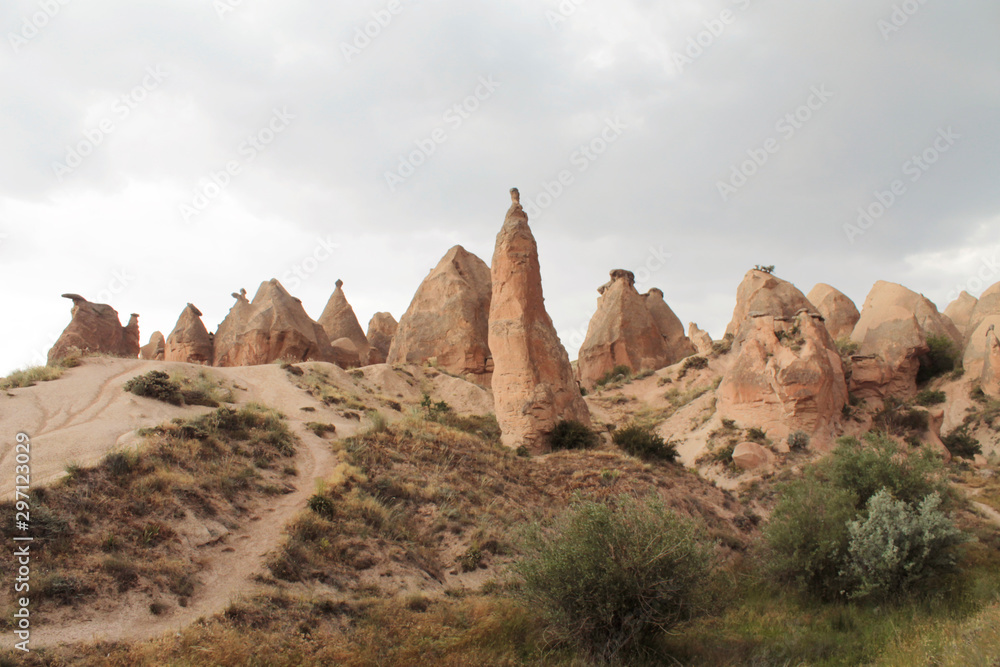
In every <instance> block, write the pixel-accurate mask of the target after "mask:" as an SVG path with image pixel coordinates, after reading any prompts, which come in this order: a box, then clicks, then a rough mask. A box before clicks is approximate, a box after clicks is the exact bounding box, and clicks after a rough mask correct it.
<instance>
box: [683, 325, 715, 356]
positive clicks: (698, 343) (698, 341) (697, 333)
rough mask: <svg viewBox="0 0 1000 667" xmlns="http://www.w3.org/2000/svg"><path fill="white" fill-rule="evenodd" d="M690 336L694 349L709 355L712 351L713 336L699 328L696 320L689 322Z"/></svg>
mask: <svg viewBox="0 0 1000 667" xmlns="http://www.w3.org/2000/svg"><path fill="white" fill-rule="evenodd" d="M688 338H689V339H690V340H691V344H692V345H694V350H695V352H696V353H697V354H703V355H707V354H711V353H712V344H713V341H712V337H711V336H709V335H708V334H707V333H706V332H704V331H702V330H701V329H699V328H698V325H697V324H695V323H694V322H689V323H688Z"/></svg>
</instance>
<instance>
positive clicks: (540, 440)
mask: <svg viewBox="0 0 1000 667" xmlns="http://www.w3.org/2000/svg"><path fill="white" fill-rule="evenodd" d="M511 199H512V200H513V201H512V204H511V207H510V209H509V210H508V211H507V216H506V219H505V220H504V225H503V228H502V229H501V230H500V233H499V234H497V240H496V249H495V251H494V253H493V263H492V278H493V298H492V302H491V305H490V319H489V348H490V350H491V351H492V353H493V361H494V364H495V370H494V373H493V395H494V399H495V403H496V415H497V420H498V421H499V422H500V428H501V431H502V433H503V442H504V444H505V445H507V446H510V447H517V446H520V445H524V446H525V447H527V448H528V449H529V450H533V451H536V452H538V451H545V450H546V449H547V448H548V442H547V440H548V435H549V434H550V433H551V432H552V429H553V428H554V427H555V425H556V423H557V422H559V421H560V420H563V419H573V420H577V421H580V422H582V423H584V424H587V425H589V424H590V413H589V411H588V409H587V404H586V403H585V402H584V400H583V397H582V396H581V395H580V389H579V387H578V385H577V383H576V380H575V379H574V377H573V369H572V367H571V365H570V361H569V355H568V354H566V350H565V349H564V348H563V346H562V343H560V342H559V337H558V336H557V335H556V330H555V327H554V326H553V325H552V320H551V319H550V318H549V315H548V313H547V312H546V311H545V300H544V297H543V296H542V277H541V271H540V269H539V264H538V248H537V245H536V244H535V238H534V236H533V235H532V233H531V229H530V228H529V227H528V216H527V215H526V214H525V212H524V209H523V208H521V204H520V201H519V196H518V192H517V189H513V190H511Z"/></svg>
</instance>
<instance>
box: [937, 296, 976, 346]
mask: <svg viewBox="0 0 1000 667" xmlns="http://www.w3.org/2000/svg"><path fill="white" fill-rule="evenodd" d="M978 303H979V299H977V298H976V297H974V296H972V295H971V294H969V293H968V292H966V291H964V290H963V291H962V293H961V294H959V295H958V298H957V299H955V300H954V301H952V302H951V303H949V304H948V307H947V308H945V309H944V314H945V317H947V318H948V319H950V320H951V321H952V323H953V324H954V325H955V328H956V329H958V332H959V333H960V334H962V335H963V336H968V334H969V330H968V327H969V321H970V320H971V319H972V311H973V310H975V308H976V304H978Z"/></svg>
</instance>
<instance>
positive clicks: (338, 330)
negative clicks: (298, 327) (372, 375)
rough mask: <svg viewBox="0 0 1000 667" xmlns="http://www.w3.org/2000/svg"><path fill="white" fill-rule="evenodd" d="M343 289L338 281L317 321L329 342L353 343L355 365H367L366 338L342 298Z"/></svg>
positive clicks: (352, 309) (349, 305)
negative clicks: (356, 355) (348, 341)
mask: <svg viewBox="0 0 1000 667" xmlns="http://www.w3.org/2000/svg"><path fill="white" fill-rule="evenodd" d="M343 287H344V281H343V280H338V281H337V282H336V289H334V290H333V294H332V295H331V296H330V300H329V301H327V303H326V308H324V309H323V314H322V315H320V316H319V320H317V321H318V322H319V323H320V325H321V326H322V327H323V329H324V330H325V331H326V335H327V337H328V338H329V339H330V340H331V341H334V340H338V339H340V338H349V339H350V340H351V342H352V343H354V347H355V348H357V354H358V360H357V362H356V364H355V365H359V366H360V365H364V364H366V363H368V338H367V337H366V336H365V330H364V329H362V328H361V324H360V323H359V322H358V317H357V315H355V314H354V308H352V307H351V304H349V303H348V302H347V297H346V296H344V290H343Z"/></svg>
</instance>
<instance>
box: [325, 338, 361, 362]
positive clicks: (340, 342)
mask: <svg viewBox="0 0 1000 667" xmlns="http://www.w3.org/2000/svg"><path fill="white" fill-rule="evenodd" d="M330 347H331V349H332V350H333V363H335V364H337V365H338V366H340V367H341V368H358V367H359V366H360V365H361V361H360V360H361V353H360V352H358V346H357V345H355V344H354V341H353V340H351V339H350V338H338V339H337V340H335V341H333V342H332V343H330Z"/></svg>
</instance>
